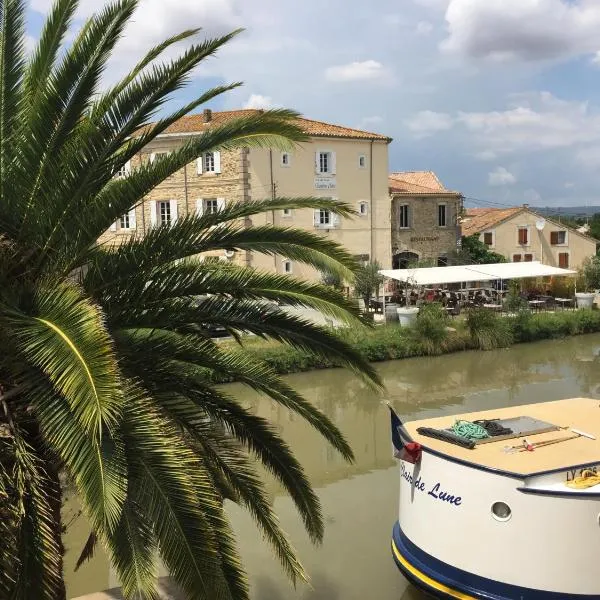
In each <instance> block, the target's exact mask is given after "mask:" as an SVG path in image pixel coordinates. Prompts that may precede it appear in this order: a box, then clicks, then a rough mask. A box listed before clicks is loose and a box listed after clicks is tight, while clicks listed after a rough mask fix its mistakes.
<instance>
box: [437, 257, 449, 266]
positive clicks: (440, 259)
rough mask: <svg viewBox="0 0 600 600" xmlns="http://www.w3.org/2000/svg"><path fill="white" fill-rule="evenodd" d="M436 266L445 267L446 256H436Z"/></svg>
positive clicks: (446, 264)
mask: <svg viewBox="0 0 600 600" xmlns="http://www.w3.org/2000/svg"><path fill="white" fill-rule="evenodd" d="M437 266H438V267H447V266H448V257H447V256H443V255H442V256H438V259H437Z"/></svg>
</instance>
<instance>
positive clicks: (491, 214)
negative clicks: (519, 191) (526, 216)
mask: <svg viewBox="0 0 600 600" xmlns="http://www.w3.org/2000/svg"><path fill="white" fill-rule="evenodd" d="M522 210H523V208H522V207H514V208H468V209H467V210H466V212H465V215H464V216H463V218H462V220H461V224H460V226H461V229H462V234H463V235H464V236H469V235H474V234H476V233H481V232H482V231H485V230H486V229H490V228H491V227H494V225H496V224H498V223H500V222H501V221H504V220H505V219H508V218H510V217H512V216H514V215H516V214H517V213H519V212H521V211H522Z"/></svg>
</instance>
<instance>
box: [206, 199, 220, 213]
mask: <svg viewBox="0 0 600 600" xmlns="http://www.w3.org/2000/svg"><path fill="white" fill-rule="evenodd" d="M202 202H203V206H202V209H203V210H202V212H203V213H204V214H206V215H213V214H216V213H218V212H219V199H218V198H204V199H203V200H202Z"/></svg>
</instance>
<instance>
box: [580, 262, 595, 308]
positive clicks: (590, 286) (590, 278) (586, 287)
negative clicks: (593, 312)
mask: <svg viewBox="0 0 600 600" xmlns="http://www.w3.org/2000/svg"><path fill="white" fill-rule="evenodd" d="M577 287H578V288H579V289H580V290H581V291H579V292H576V293H575V298H576V300H577V308H592V306H593V304H594V298H595V297H596V292H597V290H598V289H600V258H599V257H597V256H593V257H589V258H586V259H585V260H584V261H583V264H582V265H581V267H580V268H579V272H578V277H577Z"/></svg>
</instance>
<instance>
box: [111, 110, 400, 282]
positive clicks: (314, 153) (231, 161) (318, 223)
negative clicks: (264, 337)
mask: <svg viewBox="0 0 600 600" xmlns="http://www.w3.org/2000/svg"><path fill="white" fill-rule="evenodd" d="M252 112H254V111H251V110H237V111H228V112H212V111H210V110H205V111H204V112H203V113H202V114H197V115H189V116H186V117H184V118H182V119H181V120H179V121H178V122H176V123H174V124H173V125H172V126H171V127H169V128H168V129H167V130H166V131H165V133H164V134H162V135H159V136H157V138H156V139H154V140H153V141H152V142H151V144H149V145H148V146H147V147H146V148H145V149H144V151H143V152H142V153H141V154H140V155H139V156H137V157H136V158H135V160H133V161H132V162H131V164H130V165H127V166H126V168H124V169H123V172H122V173H120V174H119V176H127V172H128V171H130V170H131V169H135V168H136V166H138V165H139V164H141V163H142V162H143V161H152V160H154V159H155V158H156V157H157V156H158V155H160V154H161V153H168V152H171V151H173V150H174V149H176V148H178V147H179V146H180V145H182V144H184V143H185V142H186V141H187V140H189V138H190V136H194V135H201V134H202V132H203V131H206V129H207V128H209V127H212V126H214V125H219V124H222V123H226V122H227V121H229V120H231V119H234V118H237V117H242V116H246V115H249V114H252ZM298 124H299V125H300V127H302V129H303V130H304V131H305V133H307V134H308V135H310V140H309V141H307V142H304V143H302V144H300V145H299V146H297V147H295V148H294V150H293V151H288V152H281V151H276V150H270V149H267V148H250V149H248V148H245V149H239V150H230V151H214V152H209V153H206V154H205V155H204V156H202V157H201V158H200V159H198V160H197V161H195V162H194V163H190V164H188V165H186V167H185V168H184V169H181V170H180V171H179V172H177V173H176V174H174V175H173V176H172V177H170V178H169V179H168V180H167V181H165V182H163V183H162V184H160V185H159V186H158V187H157V188H155V189H154V190H153V191H152V192H151V193H150V194H148V196H147V198H146V199H145V200H144V202H143V204H142V205H140V206H138V207H137V208H136V209H135V210H132V211H130V212H129V213H128V214H127V215H124V216H123V217H122V218H121V219H120V220H119V221H118V222H117V223H114V224H113V226H112V227H111V228H110V230H109V231H107V232H106V233H105V234H104V235H103V237H102V240H101V241H113V242H116V243H119V241H120V240H123V239H127V238H128V237H129V236H131V235H132V234H133V233H135V232H137V234H143V233H144V232H147V231H148V230H149V228H151V227H153V226H155V225H157V224H160V223H172V222H174V221H175V220H176V219H177V218H178V217H181V216H183V215H188V214H192V213H196V214H198V213H203V212H204V213H206V212H211V211H217V210H219V209H220V208H222V207H224V206H226V205H227V204H228V203H230V202H234V201H248V200H250V199H252V200H257V199H264V198H270V197H272V196H274V195H276V196H277V197H307V196H319V197H328V198H336V199H339V200H342V201H345V202H347V203H348V204H350V205H351V206H353V207H354V208H355V209H356V211H357V216H356V217H355V218H352V219H346V218H341V217H340V216H339V215H336V214H334V213H331V212H330V211H326V210H321V211H319V210H314V211H313V210H310V209H293V208H292V209H288V210H281V211H276V212H275V213H272V212H269V213H267V214H262V215H257V216H255V217H253V218H252V220H251V223H250V222H248V223H246V225H250V224H253V225H264V224H275V225H278V226H290V227H297V228H303V229H308V230H311V231H315V232H317V233H318V234H319V235H323V236H326V237H328V238H331V239H333V240H335V241H337V242H339V243H340V244H342V245H343V246H344V247H345V248H346V249H347V250H349V251H350V252H351V253H352V254H354V255H356V256H358V257H360V258H361V260H363V261H367V260H371V259H373V260H378V261H379V262H380V263H381V265H382V266H383V267H384V268H385V267H388V268H389V266H391V241H390V235H391V232H390V198H389V195H388V144H389V142H390V141H391V139H390V138H388V137H386V136H384V135H380V134H376V133H369V132H365V131H360V130H357V129H350V128H347V127H341V126H338V125H332V124H329V123H323V122H320V121H313V120H310V119H298ZM219 258H221V259H222V260H230V261H234V262H236V263H239V264H246V265H249V266H253V267H256V268H259V269H263V270H269V271H276V272H279V273H293V274H294V275H297V276H299V277H302V278H305V279H315V278H317V277H318V274H317V273H316V272H315V271H314V270H313V269H311V268H309V267H306V266H305V265H301V264H295V263H294V262H293V261H291V260H289V259H288V258H287V257H285V256H275V257H272V256H264V255H251V254H250V253H247V252H239V253H235V254H234V253H232V252H226V253H222V255H220V256H219Z"/></svg>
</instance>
